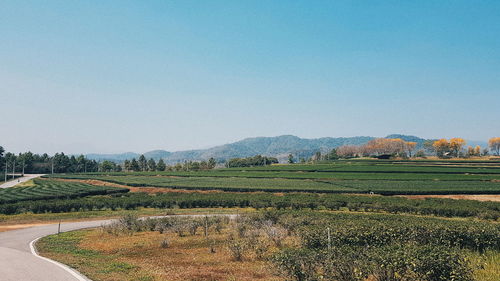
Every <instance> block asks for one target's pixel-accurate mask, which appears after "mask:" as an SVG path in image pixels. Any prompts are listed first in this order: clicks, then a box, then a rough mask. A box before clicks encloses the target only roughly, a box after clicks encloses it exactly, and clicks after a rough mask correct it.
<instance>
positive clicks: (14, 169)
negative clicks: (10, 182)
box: [12, 159, 16, 179]
mask: <svg viewBox="0 0 500 281" xmlns="http://www.w3.org/2000/svg"><path fill="white" fill-rule="evenodd" d="M15 174H16V159H14V166H12V179H14V177H15Z"/></svg>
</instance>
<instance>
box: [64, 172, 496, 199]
mask: <svg viewBox="0 0 500 281" xmlns="http://www.w3.org/2000/svg"><path fill="white" fill-rule="evenodd" d="M193 175H197V174H196V173H195V174H193ZM67 177H70V178H80V179H90V178H91V179H98V180H102V181H107V182H112V183H118V184H123V185H128V186H136V187H140V186H149V187H167V188H178V189H206V190H210V189H212V190H224V191H240V192H248V191H269V192H293V191H303V192H323V193H370V192H374V193H377V194H383V195H397V194H499V193H500V182H492V181H440V180H434V181H422V180H420V181H417V180H415V181H401V180H328V179H325V180H321V179H306V180H302V179H287V178H244V177H196V176H192V177H165V176H156V177H146V176H133V175H127V176H88V175H69V176H67Z"/></svg>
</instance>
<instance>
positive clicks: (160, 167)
mask: <svg viewBox="0 0 500 281" xmlns="http://www.w3.org/2000/svg"><path fill="white" fill-rule="evenodd" d="M166 169H167V165H165V161H163V159H160V160H159V161H158V164H157V165H156V170H157V171H165V170H166Z"/></svg>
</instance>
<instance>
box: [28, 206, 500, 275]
mask: <svg viewBox="0 0 500 281" xmlns="http://www.w3.org/2000/svg"><path fill="white" fill-rule="evenodd" d="M328 227H329V229H330V236H329V237H330V239H327V235H326V232H327V228H328ZM205 229H206V230H207V231H206V232H205ZM498 236H500V228H499V226H498V224H491V223H484V222H473V221H452V220H443V219H437V218H433V219H429V218H422V217H414V216H401V215H387V214H371V215H368V214H349V213H345V214H335V213H325V212H300V213H298V212H290V211H286V212H260V213H254V215H250V216H245V217H242V218H239V219H237V220H236V221H229V220H228V221H224V220H222V219H219V220H218V221H216V220H215V219H213V218H207V219H203V218H200V219H175V218H168V219H157V220H151V221H145V222H139V221H135V219H134V218H131V217H127V218H123V219H122V220H121V222H120V223H117V224H115V225H113V226H109V227H103V228H99V229H94V230H83V231H77V232H70V233H63V234H60V235H53V236H49V237H46V238H43V239H41V240H40V241H39V242H38V244H37V247H38V249H39V251H40V252H41V254H43V255H44V256H47V257H50V258H52V259H56V260H59V261H63V262H65V263H67V264H69V265H71V266H72V267H74V268H76V269H77V270H79V271H80V272H83V273H84V274H86V275H87V276H89V277H90V278H92V279H93V280H96V281H111V280H336V281H353V280H354V281H356V280H359V281H363V280H364V281H366V280H393V281H409V280H429V281H434V280H435V281H437V280H457V281H473V280H476V281H492V280H499V278H500V263H498V262H497V261H498V260H499V258H500V252H499V250H500V240H499V239H498ZM429 249H432V250H431V251H429ZM332 266H333V267H332ZM381 269H383V270H381ZM320 276H321V277H320Z"/></svg>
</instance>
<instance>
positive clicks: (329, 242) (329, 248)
mask: <svg viewBox="0 0 500 281" xmlns="http://www.w3.org/2000/svg"><path fill="white" fill-rule="evenodd" d="M326 230H327V232H328V237H327V238H328V250H331V249H332V237H331V236H330V228H329V227H327V228H326Z"/></svg>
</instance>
